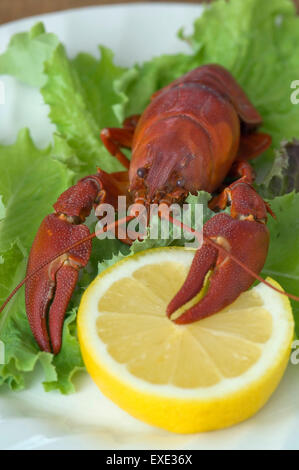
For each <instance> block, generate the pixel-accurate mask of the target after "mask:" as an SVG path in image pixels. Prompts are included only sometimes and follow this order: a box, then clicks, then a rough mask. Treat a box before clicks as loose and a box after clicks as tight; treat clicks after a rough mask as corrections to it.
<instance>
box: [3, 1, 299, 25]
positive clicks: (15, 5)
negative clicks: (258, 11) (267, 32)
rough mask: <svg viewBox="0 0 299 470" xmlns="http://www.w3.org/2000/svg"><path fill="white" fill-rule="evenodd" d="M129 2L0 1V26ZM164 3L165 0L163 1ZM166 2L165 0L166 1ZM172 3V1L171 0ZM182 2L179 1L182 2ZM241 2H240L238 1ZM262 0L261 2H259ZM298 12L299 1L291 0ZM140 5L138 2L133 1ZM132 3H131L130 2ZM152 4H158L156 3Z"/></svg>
mask: <svg viewBox="0 0 299 470" xmlns="http://www.w3.org/2000/svg"><path fill="white" fill-rule="evenodd" d="M129 1H130V0H0V24H1V23H6V22H8V21H13V20H17V19H19V18H24V17H26V16H32V15H38V14H41V13H49V12H52V11H59V10H66V9H69V8H78V7H84V6H89V5H105V4H112V3H129ZM164 1H165V0H164ZM166 1H167V0H166ZM172 1H173V0H172ZM183 1H184V0H181V2H183ZM240 1H242V0H240ZM262 1H264V0H261V2H262ZM293 1H294V3H295V4H296V6H297V11H299V0H293ZM133 2H135V3H141V1H139V0H133ZM131 3H132V2H131ZM152 3H159V2H158V1H155V2H152ZM188 3H202V0H188Z"/></svg>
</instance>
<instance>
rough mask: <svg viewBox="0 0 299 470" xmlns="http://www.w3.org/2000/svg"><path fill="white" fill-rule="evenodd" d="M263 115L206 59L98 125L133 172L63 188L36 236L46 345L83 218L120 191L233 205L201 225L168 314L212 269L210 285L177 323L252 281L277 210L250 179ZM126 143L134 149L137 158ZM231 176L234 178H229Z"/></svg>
mask: <svg viewBox="0 0 299 470" xmlns="http://www.w3.org/2000/svg"><path fill="white" fill-rule="evenodd" d="M261 123H262V119H261V116H260V114H259V113H258V112H257V110H256V109H255V108H254V106H253V105H252V104H251V102H250V101H249V99H248V98H247V96H246V95H245V93H244V91H243V90H242V89H241V87H240V86H239V85H238V83H237V82H236V81H235V80H234V78H233V77H232V76H231V75H230V73H229V72H228V71H227V70H226V69H224V68H223V67H221V66H219V65H205V66H202V67H198V68H196V69H195V70H192V71H191V72H189V73H187V74H186V75H184V76H183V77H181V78H179V79H178V80H176V81H174V82H173V83H171V84H170V85H168V86H167V87H165V88H163V89H161V90H159V91H158V92H157V93H155V94H154V95H153V97H152V100H151V103H150V104H149V106H148V107H147V108H146V109H145V111H144V113H143V114H142V115H141V116H132V117H131V118H128V119H126V120H125V122H124V125H123V128H106V129H103V130H102V132H101V139H102V141H103V143H104V145H105V146H106V148H107V149H108V150H109V152H110V153H111V154H112V155H114V156H115V157H116V158H117V159H118V160H119V161H120V162H121V163H122V164H123V165H124V167H126V168H127V170H128V171H123V172H118V173H113V174H107V173H105V172H104V171H102V170H100V169H99V170H98V172H97V173H96V174H94V175H90V176H86V177H85V178H83V179H81V180H80V181H79V182H78V183H77V184H76V185H75V186H73V187H71V188H69V189H68V190H67V191H65V192H64V193H63V194H62V195H61V196H60V197H59V199H58V200H57V202H56V203H55V204H54V209H55V212H54V213H53V214H51V215H48V216H47V217H46V218H45V219H44V220H43V222H42V224H41V226H40V228H39V231H38V233H37V235H36V238H35V241H34V243H33V245H32V249H31V253H30V257H29V262H28V269H27V278H26V308H27V314H28V319H29V322H30V325H31V328H32V331H33V333H34V336H35V338H36V341H37V342H38V344H39V346H40V348H41V349H43V350H45V351H52V352H53V353H55V354H57V353H58V352H59V351H60V348H61V337H62V327H63V321H64V316H65V311H66V309H67V305H68V303H69V300H70V298H71V296H72V293H73V291H74V288H75V286H76V282H77V279H78V272H79V270H80V269H81V268H82V267H84V266H86V265H87V263H88V260H89V257H90V254H91V238H92V236H93V235H90V234H89V230H88V228H87V227H86V226H85V225H83V223H84V221H85V219H86V217H87V216H88V215H89V214H90V213H91V210H92V209H93V208H97V207H98V206H99V205H101V204H103V203H104V202H105V203H109V204H112V205H113V206H115V207H116V205H117V198H118V196H120V195H123V196H127V197H128V200H129V201H130V202H133V203H136V204H137V203H138V204H142V205H144V206H146V207H148V206H149V205H150V204H152V203H162V202H163V203H165V204H167V205H171V204H172V203H174V202H175V203H182V202H183V201H184V200H185V198H186V196H187V195H188V194H189V193H196V192H197V191H199V190H205V191H208V192H210V193H212V194H214V197H213V199H212V201H211V203H210V207H211V208H212V209H213V210H215V211H217V210H218V209H224V208H225V207H227V206H230V214H227V213H219V214H216V215H215V216H214V217H213V218H212V219H210V220H209V221H208V222H207V223H206V224H205V225H204V228H203V235H204V242H203V245H202V247H201V248H200V249H199V250H198V251H197V252H196V255H195V257H194V260H193V263H192V266H191V269H190V272H189V275H188V277H187V279H186V281H185V283H184V285H183V286H182V288H181V290H180V291H179V292H178V293H177V295H176V296H175V298H174V299H173V300H172V301H171V302H170V304H169V306H168V310H167V314H168V315H169V316H171V315H172V313H173V312H174V311H175V310H177V309H178V308H179V307H181V306H182V305H184V304H185V303H186V302H187V301H189V300H190V299H192V298H193V297H194V296H195V295H196V294H197V293H198V292H199V290H200V289H201V287H202V285H203V283H204V280H205V277H206V274H207V273H208V272H211V271H212V274H211V275H210V277H209V287H208V290H207V292H206V294H205V296H204V297H203V299H202V300H201V301H200V302H199V303H197V304H196V305H195V306H193V307H192V308H191V309H189V310H187V311H185V312H184V313H183V314H182V315H181V316H180V317H179V318H177V319H176V320H175V322H176V323H188V322H193V321H196V320H198V319H201V318H204V317H207V316H209V315H212V314H214V313H215V312H217V311H219V310H220V309H222V308H223V307H225V306H226V305H228V304H230V303H231V302H233V301H234V300H235V299H236V298H237V297H238V296H239V295H240V294H241V293H242V292H243V291H245V290H247V289H248V288H249V287H250V285H251V284H252V283H253V281H254V279H255V277H257V275H258V273H259V272H260V271H261V269H262V267H263V265H264V263H265V260H266V257H267V252H268V245H269V231H268V228H267V226H266V222H267V213H268V212H269V213H271V214H272V212H271V209H270V207H269V206H268V204H267V203H265V201H264V200H263V199H262V198H261V197H260V196H259V194H258V193H257V192H256V191H255V189H254V188H253V187H252V183H253V181H254V172H253V170H252V168H251V166H250V164H249V162H248V160H250V159H252V158H255V157H257V156H258V155H260V154H261V153H262V152H263V151H264V150H266V149H267V148H268V147H269V145H270V144H271V137H270V136H269V135H267V134H264V133H260V132H257V128H258V127H259V126H260V125H261ZM122 147H127V148H131V149H132V159H131V161H129V160H128V159H127V157H126V156H125V155H124V153H123V152H122V151H121V148H122ZM226 178H230V180H233V182H232V183H231V184H230V185H228V186H227V187H225V186H224V185H225V180H226ZM57 255H59V256H58V257H57ZM47 260H48V261H49V260H50V261H51V262H50V263H49V262H48V261H47Z"/></svg>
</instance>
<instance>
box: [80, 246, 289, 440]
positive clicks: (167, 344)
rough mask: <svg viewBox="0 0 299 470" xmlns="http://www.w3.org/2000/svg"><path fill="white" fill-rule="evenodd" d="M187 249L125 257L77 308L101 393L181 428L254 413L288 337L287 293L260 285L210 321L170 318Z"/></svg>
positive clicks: (280, 364) (284, 357)
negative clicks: (168, 311)
mask: <svg viewBox="0 0 299 470" xmlns="http://www.w3.org/2000/svg"><path fill="white" fill-rule="evenodd" d="M193 256H194V251H191V250H187V249H184V248H162V249H156V250H149V251H145V252H142V253H139V254H137V255H135V256H132V257H129V258H126V259H125V260H123V261H121V262H119V263H117V264H115V265H114V266H112V267H111V268H109V269H108V270H106V271H104V272H103V273H102V274H101V275H99V276H98V277H97V278H96V279H95V281H94V282H93V283H92V284H91V285H90V286H89V288H88V289H87V290H86V292H85V294H84V296H83V299H82V302H81V305H80V309H79V314H78V331H79V340H80V345H81V350H82V354H83V358H84V362H85V364H86V367H87V370H88V372H89V373H90V375H91V377H92V378H93V380H94V381H95V383H96V384H97V385H98V386H99V388H100V389H101V390H102V392H103V393H104V394H105V395H106V396H107V397H109V398H111V400H113V401H114V402H115V403H117V404H118V405H119V406H120V407H121V408H123V409H124V410H126V411H127V412H128V413H130V414H131V415H133V416H135V417H136V418H139V419H141V420H143V421H145V422H147V423H149V424H152V425H155V426H159V427H161V428H164V429H167V430H170V431H174V432H179V433H192V432H199V431H209V430H214V429H220V428H224V427H227V426H231V425H233V424H236V423H238V422H240V421H243V420H245V419H247V418H249V417H250V416H252V415H253V414H254V413H256V412H257V411H258V410H259V409H260V408H261V407H262V406H263V405H264V404H265V403H266V401H267V400H268V399H269V397H270V396H271V394H272V393H273V391H274V390H275V388H276V387H277V385H278V383H279V381H280V379H281V377H282V375H283V373H284V370H285V368H286V366H287V363H288V358H289V354H290V349H291V342H292V338H293V334H294V321H293V316H292V312H291V307H290V303H289V301H288V299H287V298H286V297H285V296H283V295H280V294H278V293H276V292H274V291H273V290H272V289H270V288H269V287H267V286H265V285H263V284H259V285H258V286H257V287H254V288H253V289H251V290H249V291H247V292H245V293H243V294H242V295H241V296H240V297H239V298H238V299H237V300H236V301H235V302H234V303H233V304H231V305H230V306H228V307H227V308H225V309H224V310H222V311H221V312H219V313H217V314H215V315H213V316H211V317H209V318H206V319H204V320H200V321H198V322H195V323H192V324H189V325H175V324H174V323H173V322H172V321H171V320H169V319H168V318H167V317H166V314H165V311H166V306H167V304H168V302H169V301H170V300H171V298H172V297H173V296H174V295H175V294H176V293H177V291H178V290H179V288H180V287H181V286H182V284H183V282H184V280H185V278H186V275H187V273H188V270H189V268H190V265H191V262H192V259H193ZM268 280H269V279H268ZM270 282H271V283H272V284H273V285H275V286H278V287H279V285H278V284H277V283H276V282H275V281H273V280H270Z"/></svg>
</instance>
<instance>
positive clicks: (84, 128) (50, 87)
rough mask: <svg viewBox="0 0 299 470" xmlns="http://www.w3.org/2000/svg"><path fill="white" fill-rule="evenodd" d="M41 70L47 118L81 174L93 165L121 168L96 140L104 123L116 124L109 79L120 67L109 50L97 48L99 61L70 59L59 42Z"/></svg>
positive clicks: (83, 57) (83, 56)
mask: <svg viewBox="0 0 299 470" xmlns="http://www.w3.org/2000/svg"><path fill="white" fill-rule="evenodd" d="M45 73H46V75H47V77H48V81H47V83H46V85H45V86H44V87H43V88H42V94H43V97H44V100H45V102H46V103H47V104H48V105H49V106H50V115H49V116H50V119H51V120H52V122H53V123H54V124H56V126H57V129H58V131H59V132H60V134H61V135H62V136H63V137H64V138H65V139H66V141H67V143H68V144H69V146H70V147H71V148H72V149H74V151H75V153H76V155H77V157H78V159H79V160H80V162H81V163H82V173H81V175H83V174H84V175H87V174H93V173H95V171H96V167H97V166H99V167H101V169H103V170H105V171H107V172H113V171H118V170H123V169H124V168H123V167H122V165H121V164H120V163H119V162H118V161H117V159H116V158H114V157H112V156H111V155H110V154H109V153H108V151H107V150H106V148H105V147H104V145H103V144H102V142H101V140H100V131H101V129H102V128H103V127H104V126H119V125H120V122H119V121H118V120H117V118H116V116H115V114H114V112H113V106H114V105H115V104H116V103H117V102H118V101H120V99H121V98H120V97H119V95H118V94H117V93H116V92H115V91H114V89H113V80H115V79H117V78H118V77H119V76H120V75H121V74H122V73H123V70H122V69H121V68H120V67H117V66H115V65H114V63H113V55H112V53H111V52H110V51H109V50H108V49H105V48H101V59H100V60H99V61H97V60H96V59H94V58H93V57H92V56H90V55H88V54H79V55H78V57H77V58H76V59H74V60H73V61H70V60H69V59H68V58H67V56H66V53H65V50H64V48H63V46H62V45H59V46H58V47H57V48H56V50H55V51H54V53H53V54H52V56H51V58H50V59H49V60H48V61H47V62H46V64H45ZM81 175H80V176H81ZM78 176H79V175H78Z"/></svg>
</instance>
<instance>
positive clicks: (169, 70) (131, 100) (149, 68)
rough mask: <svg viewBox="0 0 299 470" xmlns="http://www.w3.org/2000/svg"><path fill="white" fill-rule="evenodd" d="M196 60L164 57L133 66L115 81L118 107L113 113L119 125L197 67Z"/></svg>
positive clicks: (175, 56) (180, 56)
mask: <svg viewBox="0 0 299 470" xmlns="http://www.w3.org/2000/svg"><path fill="white" fill-rule="evenodd" d="M190 52H191V51H190ZM199 60H200V59H199V56H198V54H197V53H195V54H191V53H190V55H187V54H175V55H166V54H165V55H162V56H161V57H155V58H153V59H152V60H150V61H148V62H145V63H144V64H141V65H139V64H136V65H135V66H134V67H132V68H131V69H129V70H128V71H127V72H125V73H123V74H122V76H121V77H120V78H118V79H116V80H115V84H114V87H115V90H116V92H117V93H118V95H119V98H120V103H119V104H116V105H114V111H115V113H116V114H117V115H118V116H119V118H120V120H121V121H122V120H123V119H124V118H125V117H127V116H130V115H133V114H140V113H142V112H143V111H144V109H145V107H146V106H147V105H148V104H149V102H150V98H151V96H152V94H153V93H154V92H155V91H157V90H159V89H160V88H162V87H164V86H166V85H168V84H169V83H170V82H172V81H173V80H175V79H176V78H179V77H180V76H181V75H183V74H184V73H186V72H188V71H189V70H192V69H193V68H195V67H197V66H198V65H199Z"/></svg>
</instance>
